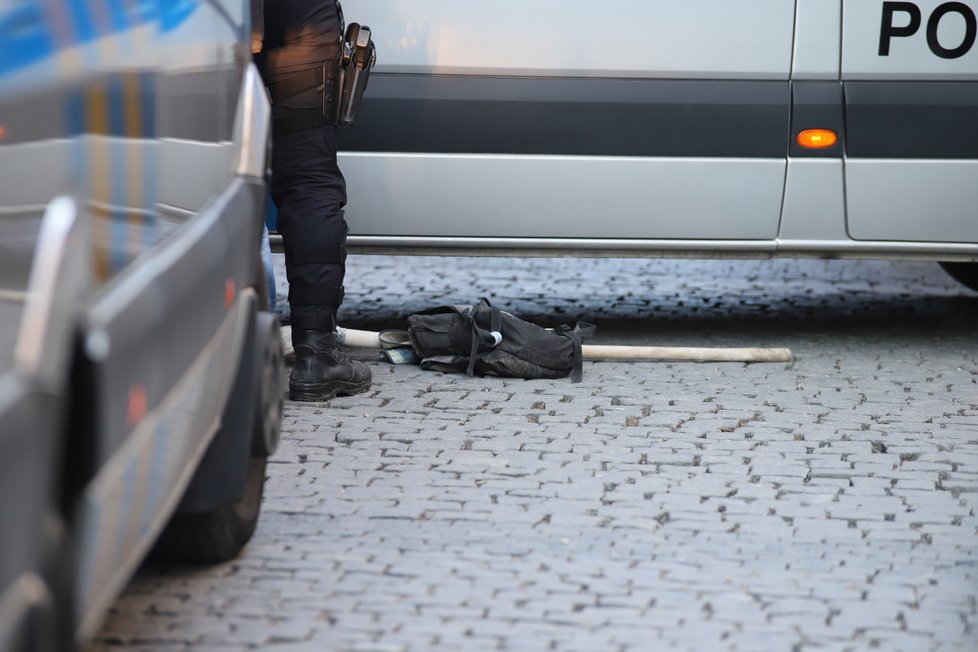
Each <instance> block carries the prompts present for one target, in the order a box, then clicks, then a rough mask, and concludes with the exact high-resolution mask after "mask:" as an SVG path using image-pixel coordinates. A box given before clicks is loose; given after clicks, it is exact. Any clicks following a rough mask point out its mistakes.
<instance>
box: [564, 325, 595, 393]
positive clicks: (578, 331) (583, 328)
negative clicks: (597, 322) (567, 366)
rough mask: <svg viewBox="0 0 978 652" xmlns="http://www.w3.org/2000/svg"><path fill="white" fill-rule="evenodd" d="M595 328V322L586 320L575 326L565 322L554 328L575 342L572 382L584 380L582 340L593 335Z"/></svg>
mask: <svg viewBox="0 0 978 652" xmlns="http://www.w3.org/2000/svg"><path fill="white" fill-rule="evenodd" d="M595 330H596V327H595V326H594V324H589V323H587V322H586V321H579V322H577V324H575V325H574V328H571V327H570V326H568V325H566V324H564V325H563V326H558V327H557V328H555V329H554V331H555V332H556V333H559V334H560V335H563V336H564V337H566V338H568V339H570V341H572V342H573V343H574V361H573V364H574V366H573V370H572V372H571V382H572V383H580V382H582V381H583V380H584V356H583V355H582V353H581V348H582V346H583V345H582V343H581V340H583V339H584V338H586V337H592V336H593V335H594V331H595Z"/></svg>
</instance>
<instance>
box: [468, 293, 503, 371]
mask: <svg viewBox="0 0 978 652" xmlns="http://www.w3.org/2000/svg"><path fill="white" fill-rule="evenodd" d="M493 310H494V311H495V312H494V313H493V315H492V318H491V320H492V321H491V324H492V326H493V328H492V330H491V331H487V330H485V329H484V328H480V327H479V324H477V323H476V321H475V315H469V317H470V318H471V327H472V329H471V338H472V347H471V348H470V349H469V366H468V369H467V371H468V374H469V375H470V376H474V375H475V363H476V359H477V358H478V356H479V352H480V351H483V350H486V349H494V348H496V347H497V346H499V344H500V343H501V342H502V341H503V334H502V331H501V330H500V329H501V328H502V324H503V315H502V313H501V312H500V311H499V309H498V308H493Z"/></svg>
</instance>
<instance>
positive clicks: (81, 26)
mask: <svg viewBox="0 0 978 652" xmlns="http://www.w3.org/2000/svg"><path fill="white" fill-rule="evenodd" d="M66 2H67V9H68V11H69V12H70V13H71V24H72V25H73V26H74V29H75V42H76V43H79V44H81V43H88V42H89V41H94V40H95V38H96V36H98V33H97V32H96V30H95V22H94V21H93V20H92V15H91V13H90V12H89V8H88V3H87V2H85V0H66Z"/></svg>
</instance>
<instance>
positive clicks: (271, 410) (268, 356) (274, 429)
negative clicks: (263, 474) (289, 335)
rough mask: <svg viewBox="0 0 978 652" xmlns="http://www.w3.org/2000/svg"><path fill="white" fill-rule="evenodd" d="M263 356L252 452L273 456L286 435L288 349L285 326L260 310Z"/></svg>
mask: <svg viewBox="0 0 978 652" xmlns="http://www.w3.org/2000/svg"><path fill="white" fill-rule="evenodd" d="M256 325H257V328H258V341H259V342H260V343H261V344H260V349H261V350H260V352H259V355H260V358H259V360H258V361H257V364H258V368H259V369H260V371H259V373H260V374H261V382H260V385H259V391H258V401H257V404H256V408H257V409H256V410H255V423H254V425H253V426H252V429H253V435H252V440H251V441H252V444H251V454H252V455H254V456H256V457H271V455H272V453H274V452H275V449H276V448H278V442H279V438H280V437H281V434H282V408H283V406H284V401H285V377H284V375H283V372H284V369H285V350H284V348H283V345H282V329H281V326H279V322H278V319H277V318H276V317H275V315H273V314H271V313H268V312H260V313H258V317H257V322H256Z"/></svg>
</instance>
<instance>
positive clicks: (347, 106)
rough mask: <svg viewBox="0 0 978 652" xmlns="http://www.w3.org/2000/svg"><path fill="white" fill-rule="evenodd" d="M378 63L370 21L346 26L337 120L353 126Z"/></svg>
mask: <svg viewBox="0 0 978 652" xmlns="http://www.w3.org/2000/svg"><path fill="white" fill-rule="evenodd" d="M376 63H377V48H376V46H375V45H374V42H373V39H372V38H371V33H370V28H369V27H367V26H366V25H363V26H361V25H360V24H358V23H351V24H350V27H349V28H348V29H347V30H346V42H345V43H344V44H343V58H342V66H341V70H340V75H341V78H340V89H341V93H340V102H339V112H338V113H339V115H338V118H337V121H336V122H335V123H333V124H342V125H346V126H348V127H352V126H353V125H355V124H356V121H357V114H358V113H359V112H360V105H361V103H362V102H363V92H364V91H365V90H367V82H368V81H369V80H370V70H371V68H373V67H374V65H375V64H376Z"/></svg>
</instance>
